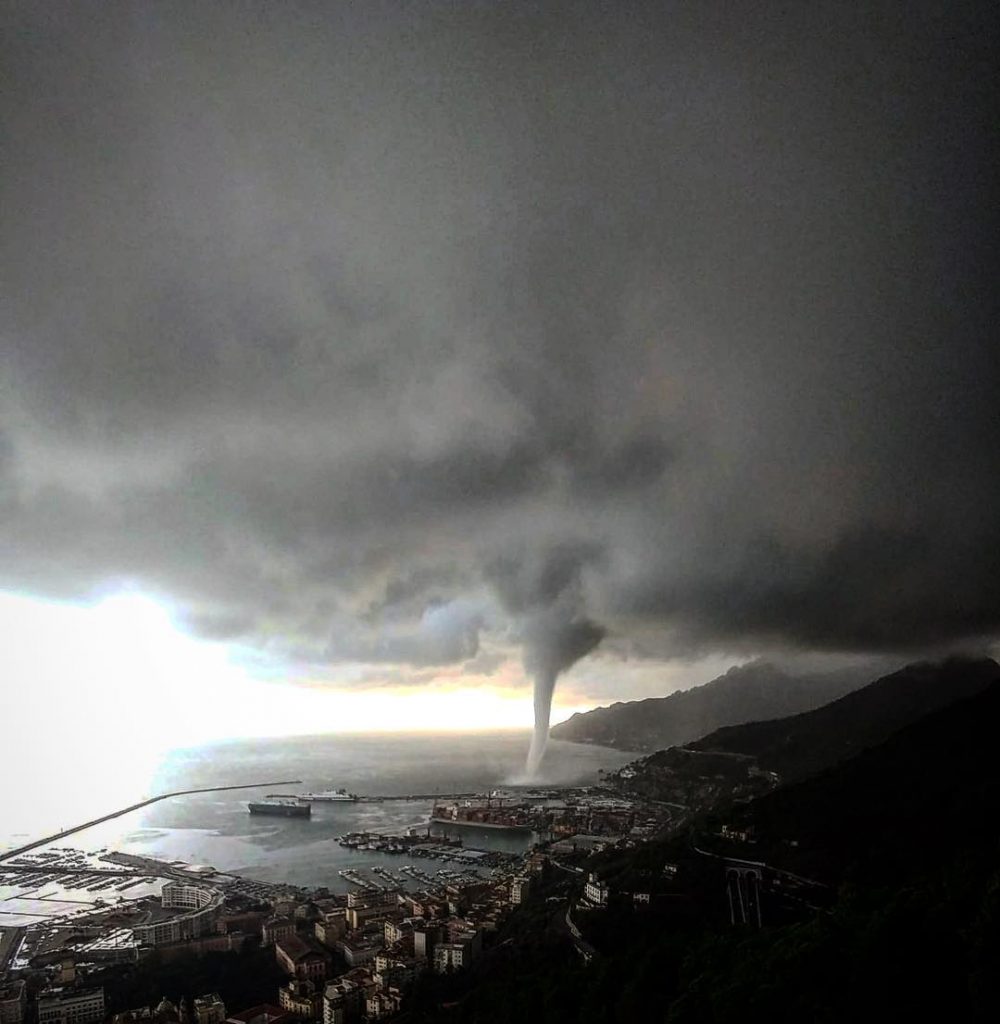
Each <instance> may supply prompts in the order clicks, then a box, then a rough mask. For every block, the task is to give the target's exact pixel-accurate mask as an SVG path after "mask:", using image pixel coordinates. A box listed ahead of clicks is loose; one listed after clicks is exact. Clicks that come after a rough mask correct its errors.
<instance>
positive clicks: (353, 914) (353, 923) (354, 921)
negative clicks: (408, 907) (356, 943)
mask: <svg viewBox="0 0 1000 1024" xmlns="http://www.w3.org/2000/svg"><path fill="white" fill-rule="evenodd" d="M399 913H401V910H400V906H399V901H398V900H396V899H392V900H383V901H382V902H380V903H374V902H373V903H360V904H356V905H355V906H353V907H348V908H347V926H348V927H349V928H350V929H352V930H354V929H356V928H360V927H361V926H362V925H363V924H364V923H365V921H370V920H372V919H373V918H376V917H387V916H388V915H390V914H399Z"/></svg>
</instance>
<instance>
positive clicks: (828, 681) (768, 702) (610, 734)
mask: <svg viewBox="0 0 1000 1024" xmlns="http://www.w3.org/2000/svg"><path fill="white" fill-rule="evenodd" d="M870 679H871V669H870V668H868V667H857V666H855V667H852V668H849V669H841V670H831V671H826V672H790V671H787V670H786V669H784V668H782V667H781V666H779V665H775V664H773V663H772V662H768V661H762V660H761V661H753V662H750V663H749V664H746V665H737V666H734V667H733V668H730V669H729V670H728V671H727V672H725V673H723V674H722V675H721V676H718V677H717V678H715V679H713V680H711V681H709V682H707V683H703V684H702V685H700V686H693V687H690V688H689V689H687V690H679V691H677V692H676V693H671V694H668V695H667V696H665V697H648V698H646V699H645V700H639V701H617V702H615V703H614V704H611V705H609V706H607V707H600V708H594V709H593V710H591V711H585V712H578V713H577V714H575V715H573V716H572V717H570V718H568V719H567V720H566V721H565V722H560V723H559V724H558V725H555V726H553V728H552V729H551V730H550V735H551V737H552V738H553V739H557V740H567V741H569V742H573V743H594V744H598V745H600V746H607V747H615V748H617V749H619V750H628V751H634V752H636V753H647V752H651V751H654V750H661V749H663V748H665V747H673V746H679V745H682V744H686V743H690V742H692V741H693V740H697V739H700V738H701V737H703V736H706V735H708V734H709V733H711V732H713V731H715V730H717V729H719V728H721V727H723V726H727V725H738V724H740V723H743V722H752V721H758V720H761V719H773V718H782V717H787V716H788V715H794V714H796V713H798V712H802V711H809V710H812V709H814V708H817V707H820V706H822V705H824V704H827V703H829V702H830V701H833V700H836V699H837V698H838V697H842V696H844V695H845V694H847V693H850V692H851V691H853V690H855V689H857V688H858V687H861V686H864V685H865V684H866V683H867V682H869V681H870Z"/></svg>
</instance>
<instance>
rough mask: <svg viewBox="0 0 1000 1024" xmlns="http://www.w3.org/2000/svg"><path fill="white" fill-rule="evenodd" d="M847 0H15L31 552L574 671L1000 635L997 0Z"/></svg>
mask: <svg viewBox="0 0 1000 1024" xmlns="http://www.w3.org/2000/svg"><path fill="white" fill-rule="evenodd" d="M821 8H822V16H821V17H820V16H818V14H817V11H816V10H814V9H812V8H811V9H810V10H809V11H806V10H802V11H795V10H789V9H788V7H787V5H778V4H774V5H770V4H763V5H757V6H756V7H755V8H754V10H753V12H750V13H744V14H743V15H742V16H741V17H740V18H739V19H736V18H733V17H732V16H731V13H730V16H728V17H727V16H724V13H723V12H724V11H725V10H726V8H725V6H724V5H721V4H719V5H716V4H712V3H709V4H699V5H696V6H694V7H691V8H688V7H683V6H681V5H672V4H636V5H630V7H629V10H628V11H627V12H626V11H623V10H619V9H615V8H609V7H608V6H607V5H600V4H589V3H574V4H572V5H563V4H559V3H556V4H546V5H544V8H543V9H538V7H537V5H532V4H524V5H521V4H504V5H495V6H493V5H460V6H458V7H456V6H454V5H439V4H434V3H429V4H423V5H409V6H406V7H400V6H399V5H395V4H381V3H369V4H361V5H359V4H346V3H345V4H315V5H313V4H308V3H303V4H295V5H281V6H278V7H275V6H273V5H260V6H257V5H254V4H250V5H241V6H240V7H228V6H216V7H206V6H205V5H203V4H190V5H187V4H171V5H167V6H162V5H154V4H141V3H140V4H135V5H131V6H130V7H129V9H128V11H127V12H122V11H121V9H118V8H114V9H113V8H103V9H95V8H93V7H87V8H86V9H84V8H81V7H79V6H78V5H70V4H58V3H56V4H45V5H42V6H38V5H24V6H17V5H15V6H14V7H13V8H10V9H8V10H7V12H6V13H5V15H4V18H5V20H6V21H7V22H8V24H7V26H6V27H7V31H5V32H4V44H3V46H4V51H5V52H4V54H3V63H4V67H5V68H6V69H7V88H6V89H5V90H4V96H3V98H2V99H0V104H2V109H3V119H4V124H5V134H6V146H5V149H6V153H7V156H6V167H5V173H4V183H3V199H4V202H3V207H4V221H5V225H4V231H3V233H2V242H0V245H2V249H3V262H4V268H5V272H4V275H3V277H4V282H5V283H4V286H3V287H4V295H3V302H4V309H5V314H6V315H5V323H4V328H3V331H4V338H3V359H2V362H0V393H2V396H3V401H2V403H0V585H2V586H3V587H4V588H6V589H9V590H19V591H25V592H29V593H32V594H38V595H44V596H53V597H62V598H69V599H86V598H88V597H90V596H92V595H94V594H95V593H100V592H101V591H102V590H103V589H106V588H109V587H113V586H115V585H117V584H118V583H120V582H121V581H129V582H131V583H136V584H138V585H141V586H142V587H143V588H145V589H147V590H148V591H149V592H150V593H152V594H155V595H160V596H162V597H163V598H164V599H166V600H169V601H170V602H171V603H172V604H173V606H174V607H175V608H176V609H177V610H178V615H179V616H180V617H181V619H182V621H183V622H185V623H186V624H187V625H188V628H190V629H192V630H194V631H197V632H199V633H201V634H202V635H205V636H210V637H213V638H220V637H221V638H229V639H239V640H240V641H241V642H243V643H245V644H249V645H257V646H260V647H262V648H265V647H267V648H269V649H275V650H279V651H280V650H285V649H287V650H288V651H299V652H301V651H308V652H309V656H310V657H312V658H315V659H316V660H318V661H321V662H322V661H325V662H326V663H328V664H336V663H338V662H341V661H346V660H351V661H355V662H361V663H367V664H372V665H383V664H385V665H390V664H394V665H402V666H412V667H414V669H425V668H427V667H428V666H434V665H442V664H460V663H465V662H469V661H470V660H471V659H474V658H476V657H477V655H478V654H479V653H480V644H481V640H482V638H483V637H486V636H489V637H491V638H492V640H493V642H494V643H495V645H500V647H503V648H504V649H505V650H506V649H509V650H510V651H511V652H512V656H517V654H516V652H521V656H522V657H523V659H524V664H525V666H526V669H527V671H528V672H529V673H534V675H535V678H536V680H540V682H536V685H537V686H538V687H539V690H540V691H543V692H544V691H548V694H549V696H551V690H552V686H553V685H554V682H555V679H556V677H557V676H558V675H559V674H560V673H561V672H562V671H563V670H566V669H568V668H569V667H570V666H572V664H573V663H574V662H575V661H577V659H579V658H580V657H582V656H584V655H586V654H588V653H589V652H590V651H591V650H594V649H595V648H596V649H597V650H598V651H607V652H609V655H610V654H611V653H613V652H614V650H615V649H616V648H615V643H618V642H625V641H626V640H628V638H634V639H636V641H637V642H638V641H639V640H640V639H641V646H642V649H643V650H645V651H647V652H648V656H649V657H653V658H663V659H667V658H671V657H693V656H696V655H705V654H711V653H713V652H720V651H730V652H736V651H743V652H748V653H756V652H759V651H761V650H763V649H765V648H769V647H774V648H781V649H784V650H789V651H804V652H809V651H840V652H870V651H891V650H895V649H904V648H905V649H908V650H909V649H919V648H922V647H927V646H931V645H952V644H954V645H958V644H965V643H970V642H979V641H983V640H989V639H991V638H994V637H996V635H997V632H998V627H1000V564H998V553H1000V520H998V517H997V515H996V509H997V506H998V502H1000V493H998V491H1000V472H998V469H1000V467H998V452H1000V417H998V416H997V400H996V381H997V380H998V379H1000V372H998V370H1000V367H998V365H997V362H998V356H997V351H998V350H997V346H996V344H995V337H994V335H995V330H996V326H995V325H996V323H997V309H996V303H997V300H996V287H995V285H996V280H997V277H998V274H997V271H998V267H997V261H996V249H995V241H994V239H995V228H996V225H995V224H994V223H992V222H991V221H992V219H993V218H991V217H989V216H987V217H984V216H983V214H982V211H983V210H991V209H994V206H993V204H991V203H989V202H987V201H986V197H987V195H988V192H989V191H990V186H991V184H992V182H991V179H992V177H993V166H992V163H991V162H990V160H989V155H988V145H987V143H988V136H989V135H990V132H991V128H992V122H993V118H992V113H991V109H990V105H989V100H988V98H989V97H990V95H991V90H990V89H988V88H987V80H986V76H987V74H988V71H987V69H988V68H989V67H990V66H991V62H990V61H989V60H988V59H987V56H986V53H987V40H988V33H987V32H986V31H984V28H985V19H986V18H987V17H988V16H989V15H988V14H987V13H983V14H982V15H981V16H980V15H979V14H977V13H976V7H975V5H973V6H972V7H964V6H963V7H962V8H961V10H959V9H957V8H956V9H949V10H940V9H939V8H938V7H932V6H931V5H925V4H920V3H917V4H914V5H908V6H907V10H906V12H905V17H904V16H903V15H900V14H899V12H896V14H894V15H893V16H892V17H891V18H890V17H881V16H879V14H878V12H877V10H876V9H875V8H872V9H871V10H867V11H858V10H856V9H853V8H852V9H850V10H849V9H847V8H846V7H844V5H837V4H831V5H821ZM983 11H984V12H986V11H988V8H986V7H985V5H983ZM977 53H979V55H980V56H981V58H982V59H981V60H975V59H970V55H973V56H974V55H975V54H977ZM605 634H607V635H608V640H607V641H605V643H604V644H603V645H602V646H601V647H597V645H598V644H599V643H600V642H601V639H602V637H604V636H605ZM504 645H506V646H504ZM636 649H638V647H637V648H636ZM491 650H495V648H492V649H491ZM543 703H544V701H543ZM543 717H544V715H543Z"/></svg>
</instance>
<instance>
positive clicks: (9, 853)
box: [0, 779, 302, 863]
mask: <svg viewBox="0 0 1000 1024" xmlns="http://www.w3.org/2000/svg"><path fill="white" fill-rule="evenodd" d="M301 784H302V780H301V779H283V780H281V781H280V782H247V783H244V784H243V785H241V786H206V787H204V788H202V789H178V790H176V791H175V792H173V793H161V794H160V795H159V796H151V797H150V798H149V799H148V800H140V801H139V802H138V803H137V804H130V805H129V806H128V807H122V808H121V809H120V810H117V811H112V812H111V813H110V814H103V815H101V817H100V818H92V819H91V820H90V821H85V822H84V823H83V824H82V825H74V826H73V827H72V828H66V829H63V830H62V831H61V832H56V833H54V834H53V835H50V836H45V837H44V838H43V839H36V840H34V841H33V842H30V843H25V844H24V845H23V846H18V847H15V848H14V849H13V850H6V851H5V852H3V853H0V863H3V861H5V860H10V859H11V857H17V856H19V855H20V854H22V853H27V852H28V851H29V850H37V849H38V847H39V846H47V845H48V844H49V843H54V842H56V841H57V840H59V839H65V838H66V837H67V836H72V835H75V834H76V833H77V832H82V831H83V830H84V829H88V828H93V827H94V826H95V825H101V824H103V823H104V822H105V821H111V820H112V819H113V818H120V817H121V816H122V815H123V814H129V813H130V812H132V811H137V810H139V809H140V808H141V807H148V806H149V805H150V804H155V803H158V802H159V801H160V800H169V799H170V798H171V797H174V796H190V795H191V794H193V793H223V792H227V791H229V790H233V789H262V788H263V787H264V786H299V785H301Z"/></svg>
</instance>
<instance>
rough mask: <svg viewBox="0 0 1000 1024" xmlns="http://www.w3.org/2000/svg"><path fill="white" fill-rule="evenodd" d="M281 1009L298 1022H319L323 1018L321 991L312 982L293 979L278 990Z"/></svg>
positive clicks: (318, 986) (320, 988)
mask: <svg viewBox="0 0 1000 1024" xmlns="http://www.w3.org/2000/svg"><path fill="white" fill-rule="evenodd" d="M278 1002H279V1003H280V1004H281V1008H282V1009H283V1010H286V1011H287V1012H288V1013H290V1014H292V1016H294V1017H297V1018H298V1019H299V1020H319V1019H320V1017H322V1016H323V990H322V986H321V985H317V984H316V982H314V981H309V980H305V981H302V980H300V979H298V978H294V979H293V980H292V981H290V982H289V983H288V984H287V985H283V986H282V987H281V988H280V989H278Z"/></svg>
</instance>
